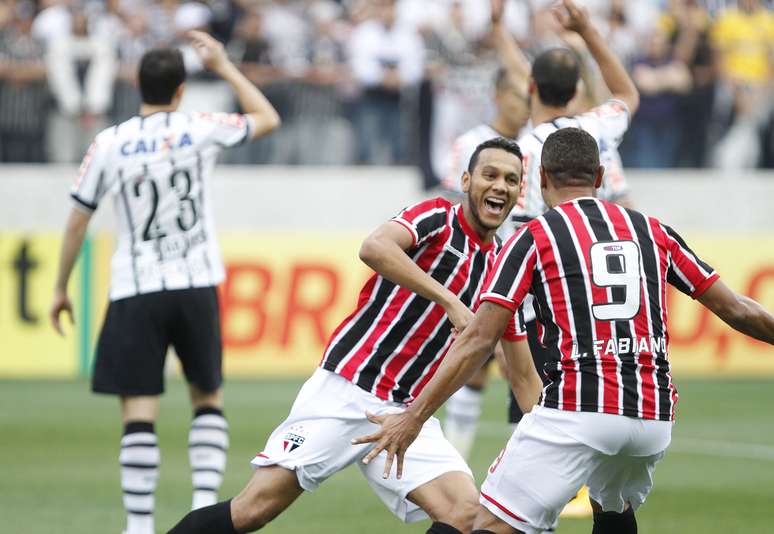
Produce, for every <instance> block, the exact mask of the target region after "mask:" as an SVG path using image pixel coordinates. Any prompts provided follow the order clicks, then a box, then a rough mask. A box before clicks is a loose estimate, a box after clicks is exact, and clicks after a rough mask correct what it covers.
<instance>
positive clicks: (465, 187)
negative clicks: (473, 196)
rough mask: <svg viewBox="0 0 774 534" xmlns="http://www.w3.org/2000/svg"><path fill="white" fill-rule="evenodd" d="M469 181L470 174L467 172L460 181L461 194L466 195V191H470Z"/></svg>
mask: <svg viewBox="0 0 774 534" xmlns="http://www.w3.org/2000/svg"><path fill="white" fill-rule="evenodd" d="M470 180H471V176H470V173H469V172H468V171H465V172H463V173H462V178H461V181H460V185H461V186H462V192H463V193H467V192H468V191H470Z"/></svg>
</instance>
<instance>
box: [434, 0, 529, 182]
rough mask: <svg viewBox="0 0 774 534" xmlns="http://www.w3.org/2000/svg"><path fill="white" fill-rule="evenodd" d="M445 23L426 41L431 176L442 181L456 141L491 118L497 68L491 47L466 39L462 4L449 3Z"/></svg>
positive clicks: (492, 115) (446, 172) (478, 41)
mask: <svg viewBox="0 0 774 534" xmlns="http://www.w3.org/2000/svg"><path fill="white" fill-rule="evenodd" d="M446 19H447V20H448V21H449V22H448V24H446V25H444V26H443V27H442V28H439V29H438V30H437V31H433V32H432V33H431V34H430V36H429V38H428V39H427V53H428V57H427V64H428V70H429V72H430V74H431V77H432V81H433V97H434V99H433V114H432V130H431V132H432V134H431V135H432V145H431V150H432V153H431V161H432V165H433V171H434V173H435V176H436V177H438V178H441V179H443V178H445V177H446V176H447V174H448V168H447V167H448V160H449V153H450V151H451V149H452V145H453V144H454V140H455V139H456V138H457V136H459V135H460V134H461V133H462V132H466V131H468V130H470V129H471V128H473V127H474V126H477V125H478V124H481V123H482V122H485V123H486V122H488V121H490V120H491V119H492V118H493V117H494V106H493V105H492V93H493V92H494V84H493V80H494V78H495V73H496V72H497V67H498V61H497V56H496V54H495V53H494V50H493V49H492V47H491V46H488V45H487V43H485V42H484V41H480V40H473V39H471V38H469V36H468V35H467V34H466V32H465V11H464V8H463V5H462V2H452V3H451V5H450V6H449V8H448V13H447V16H446ZM514 136H515V133H514V135H513V136H511V137H514Z"/></svg>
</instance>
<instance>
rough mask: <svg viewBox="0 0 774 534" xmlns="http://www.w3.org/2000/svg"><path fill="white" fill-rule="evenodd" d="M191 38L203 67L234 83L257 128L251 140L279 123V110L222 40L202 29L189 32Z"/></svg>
mask: <svg viewBox="0 0 774 534" xmlns="http://www.w3.org/2000/svg"><path fill="white" fill-rule="evenodd" d="M188 37H189V38H190V39H191V43H192V44H193V47H194V49H195V50H196V52H197V53H198V54H199V57H200V58H201V60H202V63H204V66H205V67H207V68H208V69H209V70H211V71H212V72H214V73H215V74H217V75H218V76H220V77H221V78H223V79H224V80H225V81H227V82H228V83H229V85H231V88H232V89H233V90H234V92H235V93H236V96H237V99H238V100H239V105H240V106H241V107H242V110H243V111H244V113H245V114H246V115H247V116H249V117H250V118H251V119H252V120H253V122H254V125H255V127H254V128H253V132H252V137H251V139H255V138H256V137H261V136H262V135H265V134H267V133H269V132H270V131H272V130H274V129H275V128H277V127H278V126H279V125H280V117H279V114H278V113H277V110H275V109H274V106H272V105H271V103H269V101H268V100H267V99H266V97H265V96H263V93H261V91H260V90H259V89H258V88H257V87H256V86H255V85H253V83H252V82H251V81H250V80H248V79H247V78H246V77H245V76H244V74H242V73H241V72H240V71H239V69H238V68H237V67H236V66H235V65H234V64H233V63H232V62H231V60H230V59H229V58H228V56H227V55H226V51H225V48H224V47H223V44H222V43H220V42H219V41H217V40H216V39H215V38H213V37H212V36H210V35H208V34H206V33H204V32H199V31H191V32H189V33H188Z"/></svg>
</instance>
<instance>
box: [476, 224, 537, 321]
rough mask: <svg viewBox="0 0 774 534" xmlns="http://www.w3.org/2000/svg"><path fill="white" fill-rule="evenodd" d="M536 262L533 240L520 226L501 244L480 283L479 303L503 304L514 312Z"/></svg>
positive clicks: (527, 287) (527, 291) (522, 296)
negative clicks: (490, 267) (487, 273)
mask: <svg viewBox="0 0 774 534" xmlns="http://www.w3.org/2000/svg"><path fill="white" fill-rule="evenodd" d="M536 263H537V249H536V247H535V239H534V237H533V236H532V232H530V230H529V226H528V225H525V226H523V227H522V228H521V229H520V230H519V231H518V232H516V233H515V234H514V235H513V236H512V237H511V238H510V239H509V240H508V242H507V243H506V244H505V247H503V250H502V251H500V254H498V256H497V261H496V262H495V265H494V268H493V269H492V272H491V273H490V274H489V276H488V277H487V281H486V282H485V283H484V291H483V292H482V294H481V301H482V302H494V303H496V304H499V305H501V306H505V307H506V308H508V309H509V310H511V311H512V312H514V314H515V313H516V310H517V309H518V307H519V306H520V305H521V303H522V302H523V301H524V298H525V297H526V296H527V293H529V289H530V286H531V285H532V277H533V274H534V271H535V265H536Z"/></svg>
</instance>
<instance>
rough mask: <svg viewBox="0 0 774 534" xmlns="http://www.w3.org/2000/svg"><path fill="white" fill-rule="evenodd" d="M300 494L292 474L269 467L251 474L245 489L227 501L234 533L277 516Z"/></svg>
mask: <svg viewBox="0 0 774 534" xmlns="http://www.w3.org/2000/svg"><path fill="white" fill-rule="evenodd" d="M303 492H304V490H303V488H301V486H300V485H299V484H298V479H297V478H296V474H295V473H294V472H293V471H291V470H289V469H285V468H283V467H279V466H272V467H265V468H262V469H258V470H256V471H255V473H253V476H252V478H251V479H250V481H249V482H248V483H247V486H245V488H244V489H243V490H242V491H241V492H240V493H239V495H237V496H236V497H234V499H233V500H232V501H231V519H232V521H233V522H234V527H235V528H236V529H237V530H240V531H242V530H246V529H251V530H252V529H256V528H260V527H262V526H264V525H265V524H266V523H268V522H269V521H271V520H272V519H274V518H275V517H277V516H278V515H279V514H281V513H282V512H283V511H284V510H285V509H286V508H287V507H288V506H290V505H291V504H293V502H294V501H295V500H296V499H297V498H298V497H299V495H301V494H302V493H303Z"/></svg>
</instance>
